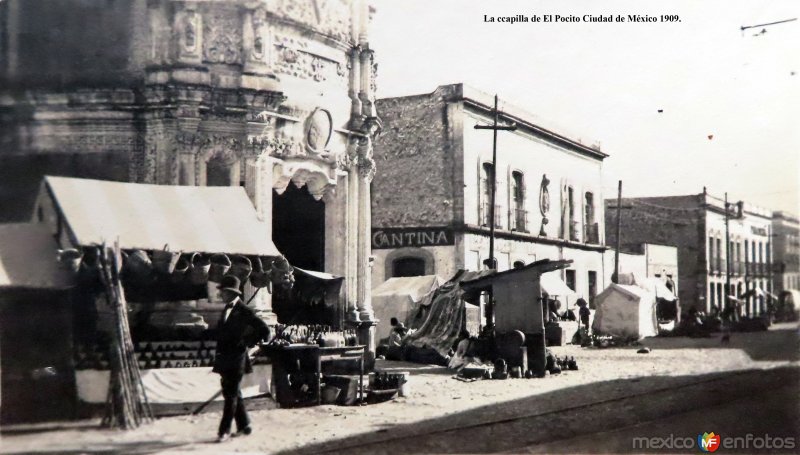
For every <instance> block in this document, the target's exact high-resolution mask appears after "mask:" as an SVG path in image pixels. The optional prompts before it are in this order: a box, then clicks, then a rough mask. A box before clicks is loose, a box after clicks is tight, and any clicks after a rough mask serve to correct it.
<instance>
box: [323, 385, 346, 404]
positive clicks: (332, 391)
mask: <svg viewBox="0 0 800 455" xmlns="http://www.w3.org/2000/svg"><path fill="white" fill-rule="evenodd" d="M341 394H342V389H340V388H338V387H336V386H332V385H326V386H325V387H323V388H322V397H321V399H322V403H323V404H336V401H337V400H338V399H339V395H341Z"/></svg>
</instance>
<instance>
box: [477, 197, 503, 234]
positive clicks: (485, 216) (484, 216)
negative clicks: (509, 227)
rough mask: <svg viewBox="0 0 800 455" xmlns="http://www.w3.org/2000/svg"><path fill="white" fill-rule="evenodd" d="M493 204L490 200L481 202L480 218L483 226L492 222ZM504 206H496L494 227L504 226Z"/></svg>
mask: <svg viewBox="0 0 800 455" xmlns="http://www.w3.org/2000/svg"><path fill="white" fill-rule="evenodd" d="M490 208H491V204H489V203H488V202H484V203H483V204H481V211H480V213H479V218H480V221H481V226H486V227H489V225H490V224H491V220H492V218H491V216H492V215H491V210H490ZM502 220H503V208H502V207H501V206H499V205H495V206H494V227H495V228H496V229H501V228H502V227H503V223H502V222H501V221H502Z"/></svg>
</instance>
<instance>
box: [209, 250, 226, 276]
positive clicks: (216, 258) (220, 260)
mask: <svg viewBox="0 0 800 455" xmlns="http://www.w3.org/2000/svg"><path fill="white" fill-rule="evenodd" d="M230 268H231V260H230V258H228V256H226V255H224V254H222V253H219V254H215V255H212V256H211V265H210V267H209V269H208V281H213V282H215V283H219V282H220V281H222V277H224V276H225V274H226V273H228V270H229V269H230Z"/></svg>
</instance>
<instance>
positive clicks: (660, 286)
mask: <svg viewBox="0 0 800 455" xmlns="http://www.w3.org/2000/svg"><path fill="white" fill-rule="evenodd" d="M617 281H618V284H621V285H627V286H638V287H640V288H643V289H646V290H647V291H648V292H650V293H651V294H653V295H654V296H655V297H656V298H657V299H663V300H666V301H668V302H674V301H675V299H676V297H675V294H674V293H673V292H672V291H670V290H669V288H668V287H667V285H666V284H665V283H664V282H663V281H661V280H659V279H658V278H651V277H643V276H640V275H638V274H635V273H620V274H619V279H618V280H617Z"/></svg>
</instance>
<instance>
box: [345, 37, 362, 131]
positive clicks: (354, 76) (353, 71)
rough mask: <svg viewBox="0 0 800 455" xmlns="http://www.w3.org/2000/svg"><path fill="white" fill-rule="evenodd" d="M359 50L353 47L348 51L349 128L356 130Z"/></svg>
mask: <svg viewBox="0 0 800 455" xmlns="http://www.w3.org/2000/svg"><path fill="white" fill-rule="evenodd" d="M360 55H361V48H360V47H358V46H354V47H353V48H352V49H350V52H349V54H348V58H349V61H350V85H349V88H348V95H349V96H350V101H351V107H350V128H353V129H358V128H359V127H360V126H361V125H360V122H361V98H360V96H361V70H360V69H359V68H360V67H361V57H360Z"/></svg>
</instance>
